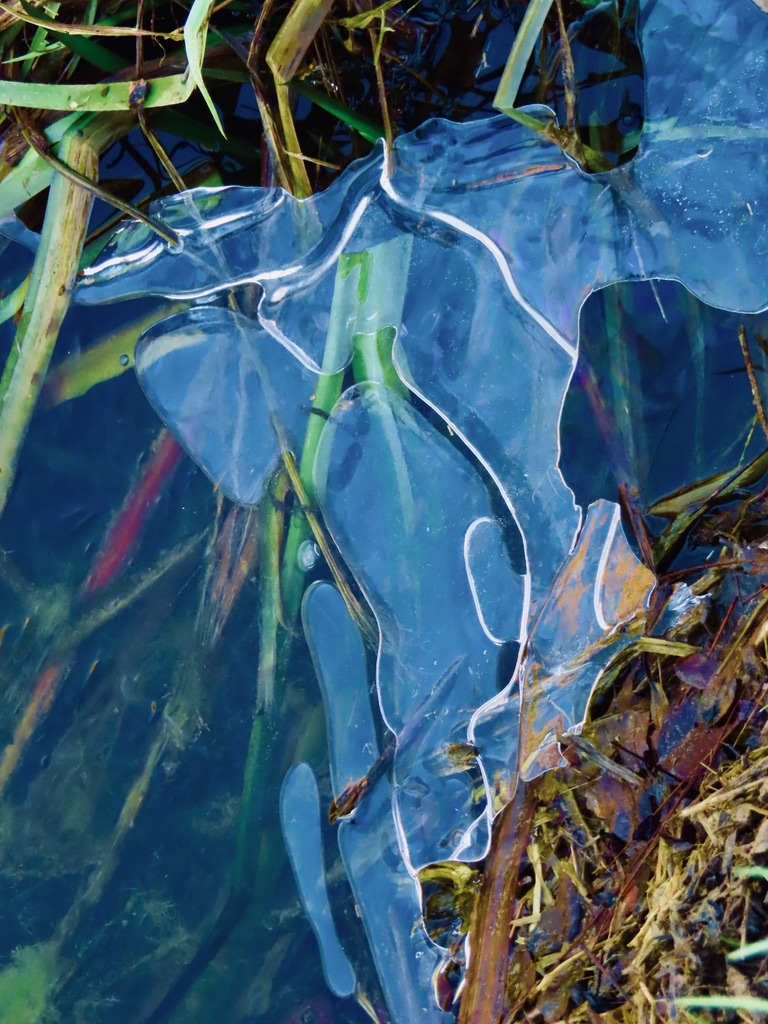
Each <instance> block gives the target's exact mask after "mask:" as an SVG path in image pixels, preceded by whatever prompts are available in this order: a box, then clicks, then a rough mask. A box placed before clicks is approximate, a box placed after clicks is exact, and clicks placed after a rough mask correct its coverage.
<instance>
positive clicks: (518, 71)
mask: <svg viewBox="0 0 768 1024" xmlns="http://www.w3.org/2000/svg"><path fill="white" fill-rule="evenodd" d="M551 6H552V0H531V2H530V4H529V5H528V9H527V10H526V12H525V17H524V18H523V22H522V24H521V25H520V31H519V32H518V33H517V35H516V36H515V41H514V43H513V44H512V50H511V52H510V54H509V58H508V60H507V64H506V67H505V68H504V74H503V75H502V76H501V82H500V83H499V88H498V89H497V90H496V95H495V96H494V98H493V105H494V107H496V109H497V110H501V111H503V112H504V113H505V114H507V113H509V111H510V110H512V109H513V108H514V106H515V100H516V99H517V94H518V92H519V90H520V83H521V82H522V80H523V76H524V75H525V68H526V65H527V63H528V58H529V57H530V56H531V54H532V53H533V48H534V47H535V46H536V42H537V40H538V38H539V35H540V33H541V30H542V28H543V27H544V22H545V20H546V17H547V15H548V14H549V9H550V7H551Z"/></svg>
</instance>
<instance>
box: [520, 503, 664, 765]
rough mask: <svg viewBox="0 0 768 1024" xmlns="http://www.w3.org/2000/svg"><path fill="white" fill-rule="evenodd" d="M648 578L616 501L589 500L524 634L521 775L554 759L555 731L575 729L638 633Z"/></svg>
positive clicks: (650, 579) (650, 577) (649, 584)
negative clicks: (566, 556)
mask: <svg viewBox="0 0 768 1024" xmlns="http://www.w3.org/2000/svg"><path fill="white" fill-rule="evenodd" d="M654 582H655V578H654V575H653V573H652V572H650V570H649V569H646V568H645V566H643V565H642V563H641V562H639V561H638V559H637V558H636V556H635V555H634V553H633V552H632V550H631V549H630V547H629V545H628V544H627V540H626V538H625V536H624V533H623V531H622V528H621V513H620V510H619V507H618V505H615V504H613V503H612V502H609V501H596V502H595V503H594V504H593V505H590V507H589V510H588V512H587V516H586V520H585V523H584V527H583V529H582V531H581V534H580V535H579V539H578V542H577V544H576V547H575V549H574V551H573V554H572V555H571V557H570V558H569V559H568V561H567V562H566V564H565V565H564V566H563V568H562V570H561V572H560V573H559V575H558V577H557V580H556V581H555V584H554V586H553V588H552V591H551V593H550V594H549V596H548V598H547V601H546V603H545V604H544V606H543V608H542V609H541V612H540V615H539V617H538V619H537V621H536V623H535V625H534V627H533V629H532V632H531V636H530V638H529V641H528V651H527V656H526V658H525V661H524V663H523V667H522V679H521V691H522V712H521V715H522V721H521V728H520V737H521V747H520V773H521V775H522V777H523V778H524V779H531V778H535V777H536V776H537V775H540V774H541V772H542V771H544V770H546V769H547V768H551V767H554V766H555V765H556V764H558V763H559V754H558V753H557V748H556V746H555V741H556V739H557V737H558V736H559V735H560V734H562V733H566V732H578V731H579V730H580V729H581V727H582V726H583V724H584V719H585V716H586V714H587V709H588V707H589V702H590V699H591V697H592V694H593V692H594V689H595V686H596V685H597V683H598V680H599V678H600V675H601V674H602V672H603V670H604V669H605V667H606V665H607V664H608V662H609V661H610V660H611V659H612V658H613V657H615V656H616V654H618V653H619V652H620V651H621V650H623V649H624V648H625V647H626V646H627V645H628V644H629V643H630V642H631V641H632V640H633V639H634V638H636V637H637V636H639V635H641V634H642V632H643V629H644V625H645V622H644V617H643V613H644V611H645V607H646V603H647V599H648V595H649V594H650V591H651V589H652V587H653V585H654Z"/></svg>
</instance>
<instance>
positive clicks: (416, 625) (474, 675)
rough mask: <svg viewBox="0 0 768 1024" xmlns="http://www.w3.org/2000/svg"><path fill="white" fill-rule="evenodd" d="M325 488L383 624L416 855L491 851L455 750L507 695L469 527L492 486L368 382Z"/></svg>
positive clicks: (346, 402) (335, 422)
mask: <svg viewBox="0 0 768 1024" xmlns="http://www.w3.org/2000/svg"><path fill="white" fill-rule="evenodd" d="M315 489H316V494H317V498H318V502H319V504H320V506H321V508H322V510H323V514H324V517H325V521H326V523H327V525H328V527H329V529H330V531H331V534H332V535H333V537H334V540H335V541H336V543H337V545H338V547H339V549H340V551H341V553H342V555H343V556H344V559H345V562H346V564H347V565H348V566H349V567H350V568H351V570H352V572H353V573H354V575H355V577H356V579H357V580H358V582H359V583H360V585H361V587H362V589H363V592H364V593H365V596H366V598H367V599H368V602H369V604H370V605H371V608H372V609H373V611H374V614H375V615H376V618H377V620H378V623H379V627H380V630H381V643H380V647H379V655H378V665H377V687H378V694H379V702H380V706H381V711H382V715H383V717H384V721H385V722H386V724H387V725H388V727H389V728H390V729H391V730H392V732H393V733H395V735H396V736H397V737H398V752H397V754H396V756H395V768H394V779H395V783H396V806H397V812H398V815H399V819H400V821H401V823H402V827H403V829H404V832H405V837H406V842H407V846H408V851H409V854H410V858H411V864H412V866H413V867H414V869H415V868H418V867H420V866H422V865H423V864H426V863H430V862H432V861H435V860H446V859H448V858H450V857H451V856H452V855H454V854H456V852H457V851H458V850H459V849H461V850H462V853H461V856H462V858H466V859H472V858H473V857H475V856H479V855H481V854H482V852H483V851H484V848H485V844H486V842H487V828H485V827H482V828H481V829H480V831H478V832H475V831H471V829H472V826H473V823H475V822H476V821H478V819H481V818H482V817H483V815H484V803H483V802H482V801H481V802H478V799H477V788H478V785H479V784H480V780H479V779H477V778H474V777H473V776H472V775H471V774H470V773H469V772H468V771H466V770H465V768H464V767H462V764H463V762H461V761H459V763H456V762H455V761H454V760H453V755H452V751H453V748H454V745H456V744H459V745H464V744H466V742H467V727H468V724H469V721H470V717H471V715H472V713H473V712H474V710H475V709H476V708H478V707H479V706H480V705H481V704H483V703H485V702H486V701H487V700H488V699H490V698H491V697H492V696H493V695H494V694H495V692H496V687H495V677H496V657H497V653H498V651H497V648H496V647H495V645H494V644H493V643H492V642H490V641H489V640H488V637H487V636H486V634H485V633H484V631H483V629H482V626H481V623H480V621H479V619H478V617H477V614H476V611H475V603H474V599H473V596H472V591H471V587H470V585H469V581H468V579H467V575H466V571H465V568H464V536H465V533H466V531H467V529H468V527H469V526H470V525H471V524H472V523H473V522H474V521H475V520H476V519H478V518H482V517H483V516H488V514H489V512H490V508H489V501H488V497H487V494H486V492H485V488H484V487H483V485H482V483H481V481H480V479H479V477H477V475H476V474H475V473H474V472H473V471H472V469H471V467H470V466H469V465H468V464H467V463H466V461H465V460H464V459H463V458H462V456H461V455H460V454H459V453H458V452H457V451H456V450H455V449H454V448H453V447H452V446H451V444H450V443H449V442H448V441H446V440H445V439H444V438H443V437H441V435H440V434H439V433H438V432H437V431H436V430H435V429H434V428H433V427H431V426H430V424H429V423H428V422H427V421H426V420H425V419H424V418H423V417H421V416H419V415H418V414H417V413H416V412H415V411H414V410H413V408H412V407H411V406H410V405H409V404H408V403H407V402H405V401H404V400H403V399H402V398H400V397H399V396H398V395H397V394H395V393H394V392H393V391H391V390H390V389H388V388H386V387H384V386H383V385H378V384H364V385H361V386H359V387H354V388H350V389H349V390H348V391H346V392H344V394H343V395H342V396H341V398H340V400H339V402H338V403H337V405H336V407H335V409H334V411H333V413H332V415H331V419H330V421H329V423H328V425H327V427H326V429H325V431H324V432H323V437H322V440H321V442H320V447H319V451H318V456H317V461H316V465H315ZM510 589H511V600H515V597H516V594H515V591H514V589H513V588H510ZM481 791H482V789H481ZM468 834H469V835H470V836H472V837H474V838H473V841H472V843H471V844H470V847H469V848H465V845H464V843H465V840H466V838H467V836H468Z"/></svg>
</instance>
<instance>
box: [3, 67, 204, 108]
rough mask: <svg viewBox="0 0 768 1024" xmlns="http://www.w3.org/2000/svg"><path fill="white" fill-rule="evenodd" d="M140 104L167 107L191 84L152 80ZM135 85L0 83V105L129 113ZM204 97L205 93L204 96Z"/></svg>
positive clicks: (185, 79) (183, 79)
mask: <svg viewBox="0 0 768 1024" xmlns="http://www.w3.org/2000/svg"><path fill="white" fill-rule="evenodd" d="M148 84H149V90H148V92H147V94H146V96H144V98H143V99H142V101H141V106H143V107H167V106H171V105H173V104H175V103H183V102H184V101H185V100H186V99H188V98H189V95H190V93H191V92H192V89H193V87H194V84H195V83H194V82H193V80H192V78H191V77H190V75H188V74H187V73H186V72H185V73H184V74H181V75H169V76H168V77H167V78H154V79H151V80H150V81H149V83H148ZM135 95H136V83H135V82H98V83H95V84H93V85H48V84H46V83H45V82H0V104H3V105H5V106H9V107H33V108H34V109H36V110H68V111H72V110H88V111H99V110H132V109H134V107H136V106H137V105H138V104H137V101H136V98H135ZM206 95H207V94H206Z"/></svg>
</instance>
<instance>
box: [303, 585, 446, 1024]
mask: <svg viewBox="0 0 768 1024" xmlns="http://www.w3.org/2000/svg"><path fill="white" fill-rule="evenodd" d="M302 619H303V623H304V631H305V634H306V636H307V641H308V643H309V647H310V651H311V653H312V660H313V662H314V665H315V670H316V672H317V677H318V679H319V681H320V687H321V690H322V693H323V703H324V704H325V712H326V721H327V724H328V735H329V746H330V756H331V779H332V782H333V789H334V795H335V796H338V795H339V794H340V793H341V791H342V789H343V788H344V787H345V786H346V785H347V783H349V782H350V781H353V780H356V779H359V778H360V777H362V776H363V775H365V773H366V772H367V771H368V769H369V768H370V767H371V766H372V765H373V764H374V762H375V761H376V759H377V757H378V755H379V746H378V742H377V739H376V731H375V728H374V723H373V717H372V714H371V706H370V703H369V702H368V687H367V671H366V662H365V651H364V649H363V643H362V639H361V637H360V634H359V633H358V631H357V629H356V627H355V625H354V623H353V622H352V620H351V618H350V617H349V615H348V614H347V610H346V608H345V606H344V602H343V600H342V598H341V596H340V594H339V592H338V591H337V590H336V589H335V587H332V586H330V585H329V584H327V583H321V584H316V585H315V586H313V587H311V588H310V589H309V591H308V592H307V594H306V596H305V598H304V603H303V608H302ZM339 847H340V849H341V855H342V859H343V861H344V866H345V868H346V871H347V875H348V877H349V880H350V884H351V886H352V890H353V892H354V895H355V902H356V904H357V906H358V907H359V908H360V913H361V916H362V920H363V925H364V927H365V931H366V935H367V936H368V942H369V945H370V948H371V952H372V954H373V958H374V962H375V964H376V969H377V972H378V975H379V979H380V981H381V985H382V988H383V990H384V994H385V997H386V1000H387V1005H388V1007H389V1010H390V1013H391V1015H392V1020H393V1024H413V1022H419V1024H446V1022H447V1021H449V1020H450V1019H452V1018H450V1017H449V1016H448V1015H447V1014H444V1013H442V1012H441V1011H440V1010H439V1009H438V1007H437V1004H436V1002H435V999H434V996H433V994H432V975H433V973H434V971H435V970H436V968H437V966H438V964H439V962H440V955H441V951H440V950H439V949H438V948H437V947H436V946H435V945H434V944H433V943H432V942H430V941H429V939H428V938H427V935H426V932H425V931H424V925H423V922H422V916H421V900H420V896H419V887H418V884H417V882H416V880H415V879H414V878H413V877H412V876H411V875H410V874H409V873H408V871H407V868H406V864H405V861H404V859H403V857H402V854H401V850H400V846H399V842H398V830H397V828H396V825H395V819H394V816H393V808H392V789H391V786H390V783H389V780H388V779H387V777H386V776H382V777H381V778H380V779H379V781H378V782H377V783H376V784H375V785H374V786H373V788H372V789H371V790H369V791H368V792H367V793H366V794H365V796H364V797H363V799H362V801H361V803H360V804H359V806H358V807H357V809H356V810H355V812H354V817H353V818H352V819H349V820H345V821H342V823H341V825H340V826H339Z"/></svg>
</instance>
